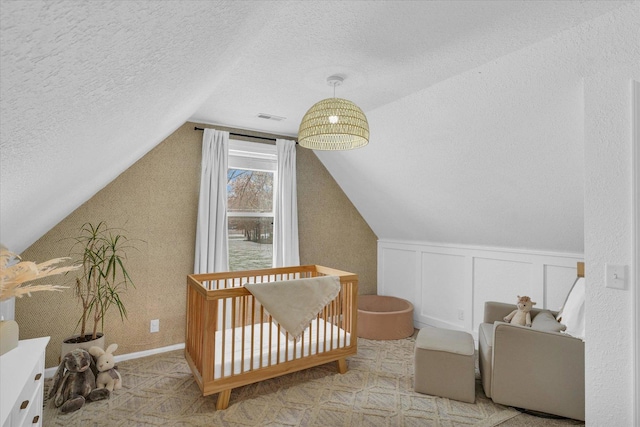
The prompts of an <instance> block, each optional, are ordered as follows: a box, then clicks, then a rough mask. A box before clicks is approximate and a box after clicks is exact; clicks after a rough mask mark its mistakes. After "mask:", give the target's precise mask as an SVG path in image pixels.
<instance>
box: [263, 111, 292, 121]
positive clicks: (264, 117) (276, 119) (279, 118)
mask: <svg viewBox="0 0 640 427" xmlns="http://www.w3.org/2000/svg"><path fill="white" fill-rule="evenodd" d="M258 117H259V118H261V119H267V120H275V121H276V122H281V121H283V120H284V119H286V117H280V116H274V115H273V114H266V113H258Z"/></svg>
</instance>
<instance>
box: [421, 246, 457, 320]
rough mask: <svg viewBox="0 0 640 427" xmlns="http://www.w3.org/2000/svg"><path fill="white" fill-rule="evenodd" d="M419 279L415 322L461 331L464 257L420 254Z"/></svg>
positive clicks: (430, 253) (428, 253)
mask: <svg viewBox="0 0 640 427" xmlns="http://www.w3.org/2000/svg"><path fill="white" fill-rule="evenodd" d="M421 276H422V281H421V283H422V286H421V287H420V304H419V308H420V311H419V312H418V313H417V314H418V319H419V320H420V321H421V322H426V323H428V322H429V321H431V322H444V323H446V324H448V325H450V327H452V328H454V329H464V327H465V324H464V313H465V311H466V309H467V307H466V298H465V293H466V292H465V291H466V289H465V257H464V256H461V255H449V254H439V253H432V252H422V263H421ZM459 313H460V315H459Z"/></svg>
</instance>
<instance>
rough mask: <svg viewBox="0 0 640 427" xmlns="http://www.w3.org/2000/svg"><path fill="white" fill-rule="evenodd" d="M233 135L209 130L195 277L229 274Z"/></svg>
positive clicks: (205, 136)
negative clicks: (229, 173)
mask: <svg viewBox="0 0 640 427" xmlns="http://www.w3.org/2000/svg"><path fill="white" fill-rule="evenodd" d="M228 156H229V132H224V131H218V130H215V129H205V130H204V134H203V136H202V171H201V177H200V199H199V201H198V220H197V225H196V259H195V262H194V267H193V270H194V273H196V274H198V273H215V272H219V271H228V270H229V244H228V236H227V235H228V231H227V165H228Z"/></svg>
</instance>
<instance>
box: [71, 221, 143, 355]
mask: <svg viewBox="0 0 640 427" xmlns="http://www.w3.org/2000/svg"><path fill="white" fill-rule="evenodd" d="M74 240H75V243H74V245H73V248H72V253H73V254H77V255H78V256H80V257H81V260H79V261H80V262H81V265H82V269H81V271H82V275H81V276H79V277H76V286H75V290H74V291H75V292H74V293H75V296H76V297H77V298H78V300H79V302H80V304H81V306H82V315H81V316H80V319H79V320H78V323H77V324H76V327H78V325H79V326H80V333H79V334H78V335H74V336H72V337H70V338H67V339H66V340H64V343H63V345H62V353H61V354H62V355H64V354H66V353H68V352H69V351H71V350H73V349H75V348H78V347H81V348H86V349H88V348H90V347H92V346H94V345H97V346H99V347H101V348H104V318H105V316H106V314H107V312H108V311H109V309H111V308H112V307H114V308H116V309H117V311H118V313H119V314H120V318H121V319H122V320H123V321H124V319H125V318H126V317H127V310H126V308H125V306H124V303H123V301H122V299H121V297H120V293H121V292H123V291H125V290H126V289H127V288H128V286H129V285H131V286H133V287H135V285H134V283H133V281H132V280H131V277H130V276H129V272H128V271H127V268H126V261H127V251H128V250H130V249H134V247H133V246H132V245H131V244H130V243H129V239H128V238H127V236H125V235H124V234H122V230H120V229H115V228H109V227H108V226H107V224H106V223H105V222H104V221H101V222H99V223H98V224H95V225H94V224H92V223H89V222H87V223H85V224H84V225H83V226H82V227H81V228H80V234H79V235H78V236H77V237H75V238H74ZM91 322H92V325H91V330H88V327H89V324H90V323H91ZM98 326H100V330H101V331H102V332H98Z"/></svg>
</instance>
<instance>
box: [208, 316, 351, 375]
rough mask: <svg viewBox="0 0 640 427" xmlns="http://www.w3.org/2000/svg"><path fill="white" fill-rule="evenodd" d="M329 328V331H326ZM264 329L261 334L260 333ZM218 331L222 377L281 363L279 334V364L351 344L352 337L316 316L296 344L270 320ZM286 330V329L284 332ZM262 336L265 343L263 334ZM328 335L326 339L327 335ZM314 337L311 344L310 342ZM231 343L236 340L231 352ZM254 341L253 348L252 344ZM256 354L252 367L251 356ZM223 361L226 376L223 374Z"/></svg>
mask: <svg viewBox="0 0 640 427" xmlns="http://www.w3.org/2000/svg"><path fill="white" fill-rule="evenodd" d="M269 328H271V352H269ZM325 328H326V334H325ZM260 329H262V333H260ZM243 330H244V351H242V348H243V347H242V341H243V336H242V331H243ZM223 332H224V338H225V339H224V341H225V343H224V360H223V358H222V354H223V348H222V339H223ZM233 332H234V331H233V330H230V329H227V330H225V331H216V341H215V368H214V378H216V379H217V378H221V377H226V376H229V375H231V369H232V365H233V373H234V374H240V373H241V372H246V371H249V370H251V369H258V368H261V367H267V366H271V365H275V364H277V363H278V336H280V345H279V347H280V361H279V362H280V363H282V362H285V361H287V360H293V359H294V351H295V358H296V359H300V358H301V357H306V356H309V355H313V354H316V353H323V352H325V351H327V352H328V351H330V350H332V349H336V348H343V347H346V346H349V345H350V343H351V336H350V334H349V333H348V332H346V331H345V330H344V329H342V328H339V327H337V326H335V325H333V324H331V323H329V322H326V321H324V320H323V319H314V320H313V321H312V322H311V327H310V328H308V329H306V330H305V332H304V335H303V337H302V338H300V339H298V340H297V342H296V343H295V345H294V342H293V341H289V340H287V338H286V337H285V335H284V333H278V327H277V326H276V325H273V324H270V323H261V324H256V325H248V326H245V327H237V328H235V333H233ZM283 332H284V331H283ZM261 336H262V343H260V337H261ZM325 337H326V338H325ZM309 340H311V344H310V343H309ZM232 342H234V343H235V345H234V346H233V351H232ZM252 342H253V347H252V346H251V343H252ZM252 354H253V367H252V363H251V355H252ZM261 356H262V357H261ZM223 364H224V375H221V372H222V366H223ZM243 367H244V369H243Z"/></svg>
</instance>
